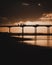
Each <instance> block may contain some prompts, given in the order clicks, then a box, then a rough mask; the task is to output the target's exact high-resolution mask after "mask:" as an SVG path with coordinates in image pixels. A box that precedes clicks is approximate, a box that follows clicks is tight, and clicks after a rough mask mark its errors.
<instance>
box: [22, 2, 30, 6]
mask: <svg viewBox="0 0 52 65" xmlns="http://www.w3.org/2000/svg"><path fill="white" fill-rule="evenodd" d="M22 5H23V6H29V5H30V4H29V3H25V2H24V3H22Z"/></svg>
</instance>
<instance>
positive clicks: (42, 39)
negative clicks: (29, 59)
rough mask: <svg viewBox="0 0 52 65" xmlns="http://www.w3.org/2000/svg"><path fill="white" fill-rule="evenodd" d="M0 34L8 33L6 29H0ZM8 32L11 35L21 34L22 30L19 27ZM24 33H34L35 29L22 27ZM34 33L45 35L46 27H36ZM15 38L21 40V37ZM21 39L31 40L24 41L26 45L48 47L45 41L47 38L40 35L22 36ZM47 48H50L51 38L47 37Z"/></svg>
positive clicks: (51, 28)
mask: <svg viewBox="0 0 52 65" xmlns="http://www.w3.org/2000/svg"><path fill="white" fill-rule="evenodd" d="M49 30H50V33H52V27H50V29H49ZM0 32H9V29H8V28H6V27H5V28H4V27H2V28H0ZM10 32H11V33H22V28H21V27H12V28H11V29H10ZM23 32H24V33H35V28H34V27H24V31H23ZM36 33H46V34H47V27H37V28H36ZM15 37H20V38H22V35H20V36H15ZM23 38H30V39H32V40H28V41H24V42H27V43H28V44H31V45H35V44H36V45H40V46H47V45H48V41H47V38H48V36H42V35H37V36H35V35H33V36H30V35H28V36H27V35H26V36H25V35H24V36H23ZM49 46H52V36H49Z"/></svg>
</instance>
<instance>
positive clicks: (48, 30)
mask: <svg viewBox="0 0 52 65" xmlns="http://www.w3.org/2000/svg"><path fill="white" fill-rule="evenodd" d="M47 34H48V35H47V46H49V39H50V37H49V34H50V26H47Z"/></svg>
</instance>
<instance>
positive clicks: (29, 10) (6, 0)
mask: <svg viewBox="0 0 52 65" xmlns="http://www.w3.org/2000/svg"><path fill="white" fill-rule="evenodd" d="M45 12H52V1H51V0H0V23H2V22H4V23H5V22H7V21H8V22H9V21H13V22H14V21H15V20H34V19H36V18H38V17H40V16H41V15H42V14H43V13H45Z"/></svg>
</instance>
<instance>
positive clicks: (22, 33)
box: [22, 25, 24, 43]
mask: <svg viewBox="0 0 52 65" xmlns="http://www.w3.org/2000/svg"><path fill="white" fill-rule="evenodd" d="M23 36H24V26H23V25H22V43H23Z"/></svg>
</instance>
